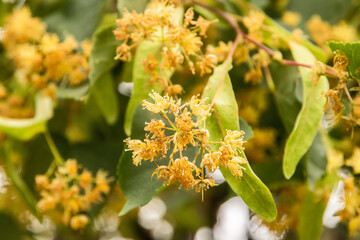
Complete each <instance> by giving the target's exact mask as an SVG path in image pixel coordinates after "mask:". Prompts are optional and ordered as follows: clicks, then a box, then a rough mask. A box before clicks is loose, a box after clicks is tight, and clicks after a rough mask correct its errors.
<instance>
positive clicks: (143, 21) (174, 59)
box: [113, 0, 218, 95]
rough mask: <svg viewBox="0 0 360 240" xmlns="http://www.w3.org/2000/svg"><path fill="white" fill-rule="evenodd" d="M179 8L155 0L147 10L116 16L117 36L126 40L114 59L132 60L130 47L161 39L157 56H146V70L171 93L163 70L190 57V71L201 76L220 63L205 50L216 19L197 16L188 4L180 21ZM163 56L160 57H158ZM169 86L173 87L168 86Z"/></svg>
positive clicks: (166, 2)
mask: <svg viewBox="0 0 360 240" xmlns="http://www.w3.org/2000/svg"><path fill="white" fill-rule="evenodd" d="M178 16H179V10H178V9H177V8H176V7H175V5H173V4H172V3H171V2H169V1H160V0H157V1H156V0H155V1H152V2H151V3H150V4H149V6H148V8H147V9H146V10H145V12H144V13H143V14H142V13H136V12H135V11H132V12H129V11H127V10H126V9H125V10H124V12H123V17H122V18H121V19H117V20H116V24H117V26H118V27H117V28H116V29H115V30H114V31H113V33H114V35H115V38H116V39H117V40H122V41H123V43H122V44H121V45H119V46H118V48H117V50H116V53H117V55H116V57H115V59H118V60H121V61H129V60H130V59H131V56H132V54H131V51H132V50H133V49H135V48H136V47H137V46H138V45H139V44H140V43H141V42H142V41H144V40H148V41H152V42H162V48H161V51H160V52H159V55H158V56H154V55H153V54H149V55H148V56H147V58H146V59H144V60H143V62H142V63H143V65H144V68H145V72H147V73H148V74H149V75H150V76H151V81H157V82H159V83H161V84H162V85H163V87H164V90H165V91H167V92H168V94H169V95H170V93H172V94H177V93H180V92H181V91H175V93H174V92H173V91H172V88H171V86H172V84H171V80H170V79H163V77H162V74H161V72H162V71H169V70H170V71H171V70H173V69H175V68H176V67H178V66H179V65H180V64H183V62H184V60H186V61H187V63H188V67H189V69H190V71H191V72H192V73H193V74H195V72H196V71H198V72H199V74H200V76H203V75H205V74H209V73H211V72H212V70H213V68H215V66H216V64H217V62H218V61H217V57H216V56H215V55H214V54H212V53H205V54H204V53H202V50H201V47H202V46H203V42H202V40H201V37H203V38H206V31H207V29H208V28H209V26H210V24H212V23H213V22H215V21H216V20H214V21H208V20H206V19H204V18H203V17H201V16H200V17H198V18H197V20H194V11H193V9H192V8H189V9H188V10H187V11H186V13H185V15H184V24H183V25H180V24H179V23H180V18H179V17H178ZM160 56H161V57H162V58H161V60H160V59H157V58H158V57H160ZM169 86H170V87H169Z"/></svg>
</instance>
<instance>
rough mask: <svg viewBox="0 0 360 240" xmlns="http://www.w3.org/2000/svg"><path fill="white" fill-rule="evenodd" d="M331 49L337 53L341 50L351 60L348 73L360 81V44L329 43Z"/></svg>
mask: <svg viewBox="0 0 360 240" xmlns="http://www.w3.org/2000/svg"><path fill="white" fill-rule="evenodd" d="M328 45H329V47H330V49H331V50H332V51H333V52H335V51H336V50H340V51H341V52H343V53H344V54H345V56H346V57H347V58H348V59H349V61H350V64H349V66H348V71H349V73H350V75H351V76H352V77H354V78H356V79H360V42H352V43H343V42H335V41H331V42H329V43H328Z"/></svg>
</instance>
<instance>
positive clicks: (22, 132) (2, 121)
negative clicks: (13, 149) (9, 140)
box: [0, 94, 53, 140]
mask: <svg viewBox="0 0 360 240" xmlns="http://www.w3.org/2000/svg"><path fill="white" fill-rule="evenodd" d="M52 116H53V102H52V100H51V99H50V98H49V97H46V96H42V95H41V94H38V95H37V96H36V99H35V116H34V117H33V118H29V119H13V118H5V117H0V130H1V131H3V132H4V133H6V134H9V135H10V136H13V137H15V138H18V139H20V140H29V139H30V138H32V137H33V136H35V135H36V134H38V133H41V132H43V131H44V130H45V129H46V122H47V121H48V120H49V119H50V118H51V117H52Z"/></svg>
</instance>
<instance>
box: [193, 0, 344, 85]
mask: <svg viewBox="0 0 360 240" xmlns="http://www.w3.org/2000/svg"><path fill="white" fill-rule="evenodd" d="M192 3H193V4H195V5H198V6H200V7H203V8H205V9H207V10H209V11H211V12H213V13H215V14H216V15H218V16H220V17H222V18H223V19H224V20H226V21H227V22H228V23H229V25H230V26H231V27H232V28H233V29H234V30H235V32H236V33H237V34H238V35H241V36H242V37H243V38H244V39H245V40H247V41H248V42H250V43H252V44H254V45H256V46H257V47H258V48H260V49H262V50H264V51H265V52H266V53H267V54H269V55H270V56H272V57H273V56H274V54H275V51H274V50H272V49H271V48H269V47H267V46H266V45H264V44H263V43H261V42H258V41H256V40H255V39H253V38H251V37H250V36H248V35H247V34H246V33H244V32H243V31H242V30H241V29H240V27H239V25H238V23H237V20H235V18H237V19H238V20H242V18H239V16H237V17H236V16H235V17H234V16H233V15H232V14H231V13H228V12H225V11H222V10H220V9H217V8H213V7H211V6H209V5H206V4H204V3H201V2H198V1H196V0H193V1H192ZM234 45H235V44H234ZM235 48H236V45H235ZM280 63H282V64H284V65H287V66H297V67H305V68H309V69H312V68H313V67H314V66H312V65H308V64H303V63H298V62H296V61H293V60H288V59H283V60H281V61H280ZM326 74H327V75H329V76H333V77H337V78H339V77H340V75H339V73H337V72H336V71H333V70H331V69H326Z"/></svg>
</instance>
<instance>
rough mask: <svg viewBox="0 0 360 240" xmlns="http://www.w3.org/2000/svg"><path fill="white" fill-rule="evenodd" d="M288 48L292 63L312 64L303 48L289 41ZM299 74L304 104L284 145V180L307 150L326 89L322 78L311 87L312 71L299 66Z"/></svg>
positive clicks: (317, 125) (325, 81)
mask: <svg viewBox="0 0 360 240" xmlns="http://www.w3.org/2000/svg"><path fill="white" fill-rule="evenodd" d="M290 49H291V51H292V54H293V56H294V59H295V61H297V62H299V63H304V64H310V65H315V62H316V59H315V57H314V56H313V55H312V54H311V52H310V51H309V50H307V49H306V48H305V47H304V46H301V45H299V44H297V43H295V42H290ZM299 71H300V75H301V78H302V86H303V104H302V107H301V110H300V112H299V115H298V116H297V119H296V122H295V126H294V128H293V130H292V132H291V134H290V136H289V138H288V140H287V142H286V145H285V153H284V159H283V172H284V175H285V177H286V178H287V179H289V178H290V177H291V176H292V175H293V174H294V172H295V169H296V166H297V164H298V163H299V161H300V159H301V157H302V156H303V155H304V154H305V153H306V152H307V151H308V149H309V147H310V146H311V143H312V142H313V140H314V138H315V135H316V133H317V131H318V128H319V124H320V120H321V118H322V116H323V114H324V112H323V106H324V104H325V100H326V99H325V98H323V97H321V93H322V92H326V91H327V90H328V89H329V83H328V80H327V78H326V77H325V76H322V77H320V80H319V82H318V84H317V85H316V86H313V82H312V80H311V75H312V72H311V70H309V69H306V68H303V67H299Z"/></svg>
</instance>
